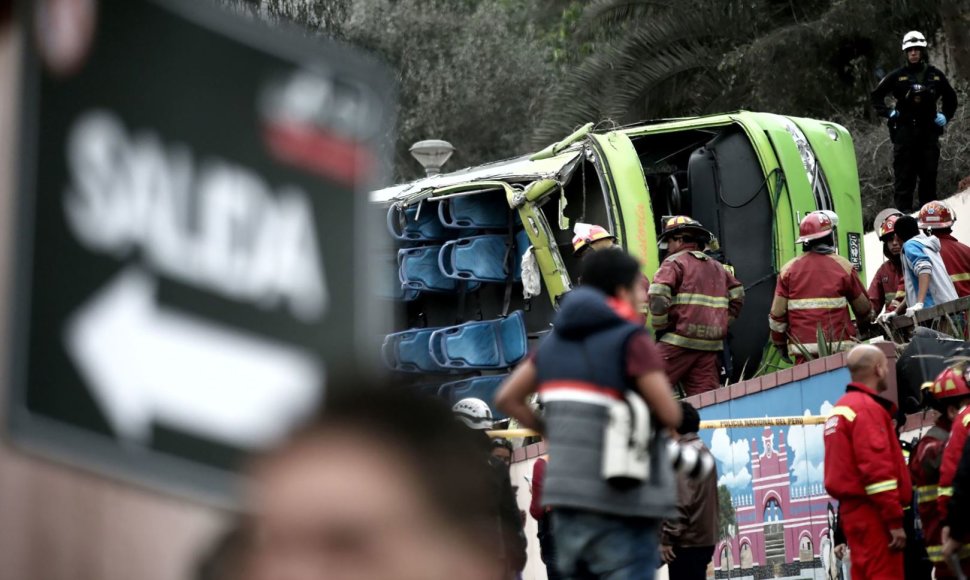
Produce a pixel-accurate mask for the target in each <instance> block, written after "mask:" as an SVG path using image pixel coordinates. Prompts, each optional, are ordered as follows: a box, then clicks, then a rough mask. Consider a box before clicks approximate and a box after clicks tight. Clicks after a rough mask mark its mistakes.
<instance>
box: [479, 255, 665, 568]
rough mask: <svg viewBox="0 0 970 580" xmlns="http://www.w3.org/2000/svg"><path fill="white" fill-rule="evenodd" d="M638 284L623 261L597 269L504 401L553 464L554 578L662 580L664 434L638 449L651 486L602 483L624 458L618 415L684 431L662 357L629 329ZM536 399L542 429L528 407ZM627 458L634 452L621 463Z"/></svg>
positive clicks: (594, 264) (599, 263)
mask: <svg viewBox="0 0 970 580" xmlns="http://www.w3.org/2000/svg"><path fill="white" fill-rule="evenodd" d="M640 276H641V274H640V264H639V262H637V260H636V259H635V258H633V257H632V256H630V255H629V254H627V253H626V252H624V251H622V250H604V251H599V252H596V253H594V254H592V255H590V256H589V257H587V258H586V259H585V260H584V261H583V264H582V281H583V285H582V286H580V287H579V288H577V289H575V290H573V291H572V292H570V293H569V294H567V295H566V296H565V297H564V298H563V301H562V306H561V308H560V310H559V312H558V313H557V315H556V318H555V319H554V321H553V331H552V333H550V334H549V335H547V336H546V337H545V338H544V339H543V341H542V342H541V343H540V344H539V346H538V348H537V349H536V351H535V352H534V354H533V355H532V356H531V357H530V358H529V359H528V360H526V361H525V362H524V363H522V364H520V365H519V366H518V367H517V368H516V369H515V371H514V372H513V373H512V375H511V376H510V377H509V378H508V379H506V381H505V383H503V385H502V387H501V389H500V391H499V393H498V395H497V397H496V403H497V404H498V407H499V408H500V409H502V410H503V411H504V412H505V413H507V414H508V415H510V416H512V417H514V418H516V419H518V420H519V421H520V422H521V423H522V425H523V426H525V427H528V428H531V429H535V430H536V431H539V432H540V433H543V434H544V435H545V436H546V440H547V442H548V445H549V455H550V457H551V458H552V460H551V461H550V462H549V463H548V465H547V466H546V473H545V481H544V485H543V489H542V496H543V497H542V504H543V506H548V507H550V508H551V517H552V528H553V530H554V532H555V537H556V552H557V553H556V567H557V569H558V570H559V573H560V574H561V575H562V576H563V577H565V578H573V577H581V576H584V577H593V578H611V579H616V580H619V579H627V578H630V579H634V578H646V579H649V578H653V574H654V571H655V569H656V565H657V562H658V555H659V549H658V545H657V539H658V527H659V522H660V520H662V519H663V518H665V517H670V516H674V515H676V509H675V504H676V500H677V491H676V485H675V479H674V474H673V469H672V467H671V463H670V459H669V457H668V456H667V451H666V448H665V445H666V441H665V438H664V436H663V434H662V433H660V430H661V429H653V430H651V429H645V431H647V435H648V436H649V438H648V439H646V440H640V439H638V440H637V442H636V448H638V449H643V450H644V451H645V454H646V457H648V460H649V464H648V465H649V474H648V475H647V476H646V477H644V478H642V479H630V480H624V481H620V480H618V479H616V478H612V477H607V476H606V475H605V473H604V467H605V466H606V465H609V462H607V461H604V459H606V458H609V457H613V453H615V452H616V451H618V450H617V449H615V448H607V445H606V441H607V440H609V439H610V436H611V435H612V432H611V431H610V430H609V429H610V427H611V421H610V418H611V415H612V414H613V413H614V412H619V411H621V410H622V409H623V408H626V407H627V406H628V405H629V406H631V407H632V406H635V405H637V406H645V407H647V408H648V409H649V414H651V415H652V416H653V419H654V425H655V426H657V425H659V427H661V428H663V427H666V428H671V429H672V428H676V427H677V426H678V425H679V424H680V419H681V417H680V407H679V406H678V405H677V403H676V402H675V400H674V398H673V394H672V392H671V389H670V383H669V382H668V381H667V376H666V375H665V374H664V371H663V368H664V363H663V359H662V358H661V357H660V354H659V353H658V351H657V347H656V345H654V343H653V341H652V340H651V339H650V336H649V334H648V333H647V331H646V329H645V328H644V326H643V325H642V323H637V322H631V320H635V319H636V318H638V316H637V315H638V313H639V311H640V307H641V305H642V304H641V299H640V298H639V293H638V291H637V285H638V284H639V283H640V279H641V278H640ZM631 315H633V318H631ZM536 391H538V392H539V397H540V399H541V400H542V402H543V405H544V407H545V412H544V415H543V417H542V419H540V418H539V417H537V416H536V414H535V413H534V412H533V410H532V409H531V408H530V407H529V405H528V404H527V403H526V398H527V397H528V396H529V395H531V394H532V393H534V392H536ZM638 397H642V399H640V398H638ZM579 434H581V436H580V435H579ZM641 445H642V447H641ZM627 449H632V448H627V447H626V443H624V448H623V449H620V450H619V451H621V452H622V451H626V450H627Z"/></svg>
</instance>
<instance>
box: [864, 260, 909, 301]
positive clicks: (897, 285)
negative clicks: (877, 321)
mask: <svg viewBox="0 0 970 580" xmlns="http://www.w3.org/2000/svg"><path fill="white" fill-rule="evenodd" d="M902 283H903V279H902V277H901V276H900V272H899V268H898V267H897V266H896V264H894V263H893V262H891V261H889V260H887V261H885V262H883V263H882V265H881V266H879V269H878V270H876V275H875V276H873V277H872V283H871V284H869V293H868V294H869V302H870V303H871V304H872V311H873V312H874V313H877V314H878V313H880V312H882V309H883V307H884V306H885V307H886V312H894V311H895V310H896V307H898V306H899V303H900V302H901V301H902V299H903V298H905V297H906V290H904V289H902V288H901V286H902Z"/></svg>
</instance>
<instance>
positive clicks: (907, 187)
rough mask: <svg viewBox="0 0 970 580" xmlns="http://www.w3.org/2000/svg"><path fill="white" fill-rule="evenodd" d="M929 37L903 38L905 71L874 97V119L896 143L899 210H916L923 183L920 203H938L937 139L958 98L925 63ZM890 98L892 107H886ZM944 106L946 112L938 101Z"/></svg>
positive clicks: (890, 77) (891, 76)
mask: <svg viewBox="0 0 970 580" xmlns="http://www.w3.org/2000/svg"><path fill="white" fill-rule="evenodd" d="M926 47H927V43H926V37H924V36H923V34H922V33H920V32H918V31H915V30H912V31H910V32H907V33H906V35H905V36H903V53H905V55H906V65H905V66H903V67H900V68H898V69H896V70H894V71H893V72H891V73H889V74H888V75H886V77H885V78H884V79H882V81H880V83H879V86H877V87H876V90H874V91H872V96H871V98H872V106H873V107H874V108H875V109H876V113H878V114H879V115H881V116H883V117H886V118H887V119H889V136H890V138H891V139H892V142H893V173H894V174H895V180H896V183H895V193H896V207H897V208H899V209H900V210H901V211H903V212H904V213H909V212H911V211H912V210H913V191H914V190H915V189H916V181H917V178H918V179H919V202H920V204H921V205H922V204H925V203H927V202H930V201H933V200H935V199H936V166H937V163H938V162H939V160H940V143H939V137H940V135H942V134H943V127H944V126H945V125H946V124H947V123H948V122H950V121H951V120H952V119H953V114H954V113H955V112H956V109H957V95H956V92H955V91H954V90H953V87H951V86H950V83H949V81H947V80H946V76H945V75H944V74H943V72H942V71H940V69H938V68H936V67H934V66H930V64H929V62H928V61H927V53H926ZM889 95H892V97H893V99H895V105H894V106H888V105H886V97H887V96H889ZM940 100H942V107H941V109H942V110H938V109H937V101H940Z"/></svg>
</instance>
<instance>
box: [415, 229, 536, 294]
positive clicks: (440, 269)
mask: <svg viewBox="0 0 970 580" xmlns="http://www.w3.org/2000/svg"><path fill="white" fill-rule="evenodd" d="M529 244H530V242H529V237H528V236H527V235H526V233H525V231H524V230H520V231H519V232H518V233H517V234H516V235H515V238H514V240H513V245H512V247H511V248H510V247H509V238H508V236H506V235H485V236H472V237H469V238H460V239H457V240H451V241H448V242H445V243H444V244H442V245H433V246H420V247H417V248H404V249H401V250H399V251H398V253H397V261H398V278H399V280H400V282H401V288H402V289H404V290H416V291H418V292H455V291H456V290H458V283H459V282H465V283H466V290H469V291H472V290H476V289H477V288H478V286H479V285H481V284H482V283H485V282H507V281H508V280H509V278H510V276H511V279H512V280H513V281H518V280H520V279H521V278H522V254H523V253H524V252H525V251H526V249H528V247H529ZM510 254H511V255H510ZM510 267H511V268H512V271H511V272H509V268H510Z"/></svg>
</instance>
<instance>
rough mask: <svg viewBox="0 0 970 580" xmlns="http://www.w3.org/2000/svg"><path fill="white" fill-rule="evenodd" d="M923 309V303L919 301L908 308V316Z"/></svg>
mask: <svg viewBox="0 0 970 580" xmlns="http://www.w3.org/2000/svg"><path fill="white" fill-rule="evenodd" d="M922 309H923V303H922V302H917V303H916V304H913V305H912V306H910V307H908V308H907V309H906V315H907V316H915V315H916V313H917V312H919V311H920V310H922Z"/></svg>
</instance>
